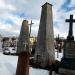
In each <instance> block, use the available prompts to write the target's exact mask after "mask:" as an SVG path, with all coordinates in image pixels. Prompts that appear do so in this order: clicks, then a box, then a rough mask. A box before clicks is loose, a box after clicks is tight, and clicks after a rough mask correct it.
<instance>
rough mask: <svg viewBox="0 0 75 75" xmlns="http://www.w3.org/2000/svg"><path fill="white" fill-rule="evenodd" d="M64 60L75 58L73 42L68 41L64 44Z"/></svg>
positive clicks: (74, 44) (74, 43)
mask: <svg viewBox="0 0 75 75" xmlns="http://www.w3.org/2000/svg"><path fill="white" fill-rule="evenodd" d="M64 53H65V55H64V57H65V58H75V42H74V41H70V42H66V43H65V48H64Z"/></svg>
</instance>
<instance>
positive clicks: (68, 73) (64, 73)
mask: <svg viewBox="0 0 75 75" xmlns="http://www.w3.org/2000/svg"><path fill="white" fill-rule="evenodd" d="M59 74H60V75H75V70H71V69H65V68H59Z"/></svg>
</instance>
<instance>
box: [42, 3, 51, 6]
mask: <svg viewBox="0 0 75 75" xmlns="http://www.w3.org/2000/svg"><path fill="white" fill-rule="evenodd" d="M45 5H50V6H52V4H50V3H48V2H46V3H45V4H44V5H42V7H43V6H45Z"/></svg>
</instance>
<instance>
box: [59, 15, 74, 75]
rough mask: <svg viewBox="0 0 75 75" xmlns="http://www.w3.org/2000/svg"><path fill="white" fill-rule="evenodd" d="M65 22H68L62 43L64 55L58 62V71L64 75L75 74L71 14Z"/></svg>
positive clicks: (72, 20)
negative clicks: (65, 35)
mask: <svg viewBox="0 0 75 75" xmlns="http://www.w3.org/2000/svg"><path fill="white" fill-rule="evenodd" d="M66 22H70V24H69V33H68V37H67V39H66V41H65V43H64V53H63V54H64V56H63V58H62V60H61V63H60V68H59V73H60V74H61V75H62V74H65V75H75V72H74V71H75V41H74V36H73V22H75V19H73V15H70V19H67V20H66Z"/></svg>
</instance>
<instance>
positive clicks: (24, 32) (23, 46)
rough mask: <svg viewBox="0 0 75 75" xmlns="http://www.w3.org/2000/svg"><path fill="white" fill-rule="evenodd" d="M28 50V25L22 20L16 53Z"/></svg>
mask: <svg viewBox="0 0 75 75" xmlns="http://www.w3.org/2000/svg"><path fill="white" fill-rule="evenodd" d="M28 51H29V27H28V21H27V20H24V21H23V23H22V27H21V31H20V36H19V41H18V43H17V53H18V54H20V53H23V52H28Z"/></svg>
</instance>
